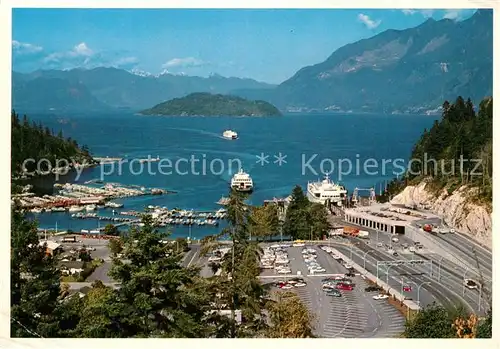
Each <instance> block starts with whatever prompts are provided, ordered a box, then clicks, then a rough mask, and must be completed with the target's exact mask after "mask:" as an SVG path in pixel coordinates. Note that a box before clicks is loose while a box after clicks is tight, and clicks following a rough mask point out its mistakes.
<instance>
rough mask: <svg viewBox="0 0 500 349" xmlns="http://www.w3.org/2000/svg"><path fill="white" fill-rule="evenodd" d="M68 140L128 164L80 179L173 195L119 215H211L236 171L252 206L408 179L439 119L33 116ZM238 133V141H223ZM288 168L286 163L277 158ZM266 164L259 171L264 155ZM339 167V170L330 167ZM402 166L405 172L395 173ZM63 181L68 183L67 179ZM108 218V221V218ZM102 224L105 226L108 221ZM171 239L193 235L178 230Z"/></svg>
mask: <svg viewBox="0 0 500 349" xmlns="http://www.w3.org/2000/svg"><path fill="white" fill-rule="evenodd" d="M29 117H30V119H35V120H40V121H41V122H42V123H43V124H44V125H47V126H48V127H49V128H51V129H52V130H54V131H55V132H58V131H59V130H62V131H63V134H64V135H65V136H66V137H71V138H73V139H76V140H77V141H78V143H79V144H86V145H87V146H88V147H89V148H90V150H91V152H92V154H93V155H94V156H109V157H123V158H126V159H127V160H128V162H127V163H125V164H122V166H121V169H120V168H119V166H118V165H117V164H115V165H105V166H104V167H102V168H101V167H96V168H93V169H90V170H88V171H86V172H84V174H83V175H82V176H81V177H80V178H78V179H77V180H76V182H77V183H83V182H85V181H88V180H91V179H99V178H100V179H102V180H104V181H105V182H115V183H121V184H127V185H139V186H144V187H154V188H164V189H167V190H173V191H176V193H175V194H168V195H162V196H143V197H138V198H130V199H124V200H117V201H121V202H123V203H124V205H125V206H124V208H123V209H122V210H143V209H144V208H145V207H146V206H148V205H159V206H166V207H168V208H174V207H179V208H182V209H195V210H211V209H217V208H219V206H218V205H217V204H216V201H218V200H219V199H220V197H221V196H223V195H224V196H227V194H228V192H229V181H230V179H231V177H232V175H233V174H234V173H235V172H236V171H237V170H238V168H239V164H241V166H242V167H243V169H244V170H245V171H246V172H248V173H250V175H251V177H252V178H253V180H254V185H255V190H254V192H253V194H252V195H251V197H250V203H252V204H261V203H262V202H263V200H265V199H272V198H273V197H284V196H287V195H288V194H290V192H291V190H292V189H293V187H294V186H295V185H301V186H302V187H303V188H305V186H306V184H307V182H308V181H311V180H317V179H319V178H322V177H323V176H324V173H330V177H331V178H332V179H333V180H334V181H336V182H341V183H342V184H344V185H345V186H346V187H347V188H348V190H349V191H350V192H351V193H352V190H353V189H354V188H355V187H358V188H370V187H375V188H376V190H377V192H378V191H379V190H380V188H381V186H383V184H384V183H385V181H386V180H390V179H392V178H394V177H395V176H396V174H397V173H400V172H401V171H402V166H401V165H404V162H405V161H406V160H407V159H408V157H409V156H410V154H411V150H412V147H413V144H414V143H415V142H416V141H417V140H418V138H419V137H420V135H421V133H422V131H423V130H424V128H429V127H430V126H431V125H432V123H433V121H434V119H435V118H436V117H433V116H422V115H374V114H370V115H368V114H364V115H354V114H329V115H326V114H317V115H315V114H306V115H299V114H290V115H285V116H283V117H280V118H234V117H159V116H139V115H133V114H127V113H123V114H109V115H104V114H89V115H73V116H67V115H29ZM226 129H232V130H235V131H236V132H238V134H239V139H238V140H234V141H231V140H226V139H224V138H222V136H221V135H222V132H223V131H224V130H226ZM280 153H281V158H282V159H283V160H284V161H283V162H281V164H280V163H279V162H278V158H277V157H279V156H280ZM261 155H264V156H267V158H266V160H267V161H268V162H264V163H262V162H257V161H258V160H259V158H258V157H257V156H261ZM148 156H151V157H152V158H156V157H157V156H158V157H160V159H163V160H162V162H161V166H162V167H161V169H159V168H158V166H159V163H149V164H148V163H144V164H143V165H142V170H141V165H140V164H139V162H138V161H137V160H134V161H132V160H133V159H139V158H147V157H148ZM332 165H333V167H332ZM398 166H399V167H398ZM62 182H65V181H64V180H63V181H62ZM108 214H109V213H108ZM30 217H32V218H36V219H37V220H38V221H39V223H40V226H41V227H43V228H54V227H55V225H56V223H57V227H58V229H60V230H61V229H73V230H76V231H79V230H80V229H92V228H95V227H97V221H96V220H76V219H72V218H71V217H70V216H69V215H68V214H65V213H48V214H39V215H36V216H34V215H31V214H30ZM101 224H106V223H105V222H102V223H101ZM217 229H218V228H214V227H197V226H193V227H192V230H191V232H190V233H191V236H192V237H195V238H198V237H202V236H204V235H207V234H211V233H215V232H216V231H217ZM169 230H170V231H172V233H173V235H174V236H186V235H187V234H188V228H187V227H184V226H178V227H177V226H172V227H170V228H169Z"/></svg>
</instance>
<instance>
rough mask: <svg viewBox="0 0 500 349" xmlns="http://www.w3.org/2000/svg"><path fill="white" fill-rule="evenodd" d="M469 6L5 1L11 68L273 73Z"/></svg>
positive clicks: (456, 15) (269, 76) (286, 73)
mask: <svg viewBox="0 0 500 349" xmlns="http://www.w3.org/2000/svg"><path fill="white" fill-rule="evenodd" d="M473 12H474V10H471V9H466V10H453V9H449V10H422V9H418V10H409V9H408V10H402V9H393V10H388V9H385V10H383V9H380V10H378V9H351V10H343V9H342V10H341V9H339V10H336V9H331V10H307V9H297V10H286V9H285V10H273V9H264V10H216V9H212V10H211V9H208V10H197V9H196V10H191V9H112V10H111V9H109V10H107V9H13V14H12V22H13V24H12V52H13V55H12V59H13V69H14V70H15V71H19V72H30V71H33V70H37V69H71V68H77V67H81V68H88V69H90V68H94V67H96V66H114V67H118V68H123V69H127V70H132V69H136V70H142V71H146V72H150V73H152V74H158V73H160V72H162V71H164V70H167V71H169V72H171V73H184V74H188V75H200V76H207V75H208V74H210V73H217V74H221V75H224V76H237V77H250V78H253V79H257V80H260V81H265V82H269V83H280V82H282V81H284V80H286V79H287V78H289V77H291V76H292V75H293V74H294V73H295V72H296V71H297V70H299V69H300V68H302V67H304V66H307V65H312V64H316V63H320V62H321V61H323V60H325V59H326V58H327V57H328V56H329V55H330V54H332V53H333V52H334V51H335V50H336V49H338V48H339V47H341V46H343V45H345V44H348V43H351V42H355V41H357V40H360V39H363V38H368V37H371V36H373V35H375V34H378V33H380V32H382V31H385V30H387V29H405V28H408V27H414V26H417V25H419V24H420V23H422V22H424V21H425V20H426V19H427V18H428V17H432V18H434V19H437V20H438V19H442V18H450V19H453V20H462V19H465V18H468V17H469V16H470V15H472V14H473Z"/></svg>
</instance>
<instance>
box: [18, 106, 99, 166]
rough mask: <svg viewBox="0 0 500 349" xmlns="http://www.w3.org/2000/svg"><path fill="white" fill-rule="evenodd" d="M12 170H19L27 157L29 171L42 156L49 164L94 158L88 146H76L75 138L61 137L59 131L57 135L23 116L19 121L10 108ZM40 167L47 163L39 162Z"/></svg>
mask: <svg viewBox="0 0 500 349" xmlns="http://www.w3.org/2000/svg"><path fill="white" fill-rule="evenodd" d="M11 132H12V133H11V147H12V148H11V169H12V174H13V175H14V174H16V173H19V172H20V171H21V170H22V168H21V167H22V165H23V162H24V161H25V160H26V159H33V160H34V161H32V162H29V163H26V169H27V170H28V171H30V172H31V171H34V170H35V169H36V167H37V165H36V163H37V162H38V161H39V160H41V159H47V160H48V161H49V162H50V164H51V167H52V168H54V167H55V165H56V159H66V160H68V161H72V160H74V161H75V162H79V163H80V164H83V163H84V162H87V163H92V162H93V159H92V156H91V155H90V152H89V149H88V148H87V146H81V147H80V146H79V145H78V143H77V142H76V140H74V139H71V138H70V137H68V138H64V136H63V134H62V131H59V132H58V133H57V134H55V133H54V131H53V130H50V129H49V128H48V127H44V126H43V125H42V124H41V123H36V122H34V121H32V122H31V123H30V121H29V120H28V117H27V116H26V115H24V116H23V118H22V120H21V119H20V118H19V114H16V112H15V111H14V110H13V111H12V113H11ZM40 165H41V169H42V170H47V168H48V163H45V164H43V163H41V164H40Z"/></svg>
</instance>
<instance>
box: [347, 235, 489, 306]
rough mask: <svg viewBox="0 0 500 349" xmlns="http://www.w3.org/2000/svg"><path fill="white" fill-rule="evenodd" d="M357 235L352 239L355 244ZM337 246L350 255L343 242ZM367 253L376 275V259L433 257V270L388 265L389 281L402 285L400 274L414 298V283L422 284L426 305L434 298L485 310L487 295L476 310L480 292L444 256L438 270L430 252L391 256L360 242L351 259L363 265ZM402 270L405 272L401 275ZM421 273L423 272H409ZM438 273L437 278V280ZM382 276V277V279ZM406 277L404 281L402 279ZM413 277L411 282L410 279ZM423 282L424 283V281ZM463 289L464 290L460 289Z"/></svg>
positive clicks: (430, 258)
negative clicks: (467, 284) (465, 280)
mask: <svg viewBox="0 0 500 349" xmlns="http://www.w3.org/2000/svg"><path fill="white" fill-rule="evenodd" d="M357 240H358V239H351V241H352V242H353V243H354V244H355V243H357V242H359V241H357ZM339 250H340V251H341V252H342V253H344V254H345V255H347V256H349V255H350V250H351V249H350V248H349V247H346V246H345V245H339ZM367 251H370V252H369V253H368V254H367V255H366V269H367V270H369V271H370V272H371V273H373V274H375V275H376V262H377V261H395V260H411V259H412V258H413V259H423V260H432V261H433V270H432V273H431V270H430V268H429V266H397V267H396V266H394V267H391V268H390V269H389V284H390V285H392V286H394V287H395V288H396V287H397V288H398V289H399V290H400V289H401V278H402V277H403V284H405V283H406V284H409V285H410V286H413V287H412V292H411V296H410V297H411V298H412V299H413V300H415V301H416V300H417V295H416V287H418V286H417V285H422V286H421V289H420V301H421V304H422V305H424V306H425V305H427V304H430V303H432V302H433V301H437V302H439V303H441V304H443V305H445V306H447V307H452V306H453V307H454V306H457V305H458V304H460V303H463V304H464V305H466V306H467V307H468V308H469V309H470V310H472V311H475V312H479V313H484V311H485V310H486V309H487V307H488V304H487V299H486V297H482V298H481V310H479V306H478V304H479V292H478V291H477V290H469V289H467V288H464V287H462V286H463V282H462V280H463V272H462V270H460V269H459V270H457V269H456V266H454V265H453V264H452V263H451V262H448V261H446V260H443V261H442V262H441V271H440V273H438V269H439V268H438V265H439V260H440V258H439V256H436V255H434V254H432V253H428V252H424V253H421V254H417V255H413V254H411V253H409V254H403V253H400V254H399V256H397V257H394V256H392V255H389V254H388V253H387V252H386V251H385V250H384V249H377V248H374V246H373V247H372V246H371V245H367V244H363V243H360V244H358V245H354V248H353V260H354V261H355V262H356V263H358V264H360V265H363V257H364V255H365V253H366V252H367ZM385 269H386V267H383V268H380V270H379V275H380V276H383V277H384V278H385V277H386V273H385V272H384V271H385ZM402 274H404V275H402ZM412 274H422V275H412ZM438 274H440V277H441V278H440V280H439V281H438V280H437V277H438ZM383 280H384V279H383ZM405 280H407V281H405ZM410 281H412V282H413V283H410ZM424 283H426V284H424ZM463 291H465V292H463Z"/></svg>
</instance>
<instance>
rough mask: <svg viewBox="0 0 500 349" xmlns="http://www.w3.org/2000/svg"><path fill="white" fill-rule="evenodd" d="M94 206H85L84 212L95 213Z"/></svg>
mask: <svg viewBox="0 0 500 349" xmlns="http://www.w3.org/2000/svg"><path fill="white" fill-rule="evenodd" d="M95 209H96V205H87V206H85V210H86V211H87V212H88V211H95Z"/></svg>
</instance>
